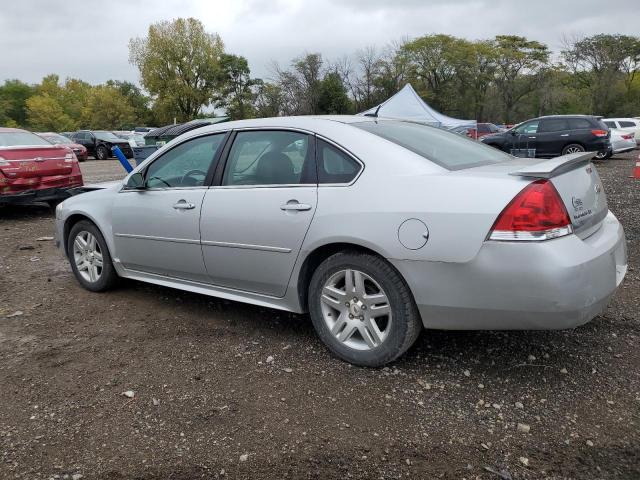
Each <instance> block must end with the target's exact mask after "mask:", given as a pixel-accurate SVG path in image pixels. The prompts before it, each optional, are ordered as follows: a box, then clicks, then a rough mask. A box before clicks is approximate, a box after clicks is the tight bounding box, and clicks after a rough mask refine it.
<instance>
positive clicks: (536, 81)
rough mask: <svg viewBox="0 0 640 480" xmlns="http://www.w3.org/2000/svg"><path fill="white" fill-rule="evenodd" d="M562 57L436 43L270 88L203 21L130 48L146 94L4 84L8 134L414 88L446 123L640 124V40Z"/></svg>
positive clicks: (329, 106)
mask: <svg viewBox="0 0 640 480" xmlns="http://www.w3.org/2000/svg"><path fill="white" fill-rule="evenodd" d="M563 44H564V46H563V48H562V50H561V51H559V52H552V51H551V50H550V49H549V47H548V46H547V45H545V44H543V43H540V42H538V41H535V40H530V39H527V38H525V37H521V36H516V35H498V36H496V37H494V38H492V39H484V40H477V41H471V40H466V39H463V38H457V37H454V36H451V35H444V34H433V35H425V36H422V37H419V38H415V39H409V40H404V41H400V42H395V43H393V44H390V45H387V46H385V47H382V48H380V47H376V46H371V47H367V48H364V49H362V50H359V51H357V52H354V53H352V54H346V55H344V56H343V57H341V58H335V59H328V58H325V57H323V55H322V54H321V53H308V52H307V53H304V54H301V55H300V56H299V57H297V58H294V59H293V60H291V62H290V63H289V64H287V65H285V66H282V65H279V64H277V63H273V64H272V65H271V66H270V72H271V74H270V78H268V79H260V78H254V77H252V75H251V70H250V68H249V64H248V62H247V60H246V58H244V57H242V56H238V55H234V54H231V53H228V52H227V51H226V50H225V46H224V43H223V41H222V39H221V38H220V36H219V35H217V34H215V33H209V32H207V31H206V30H205V28H204V25H203V24H202V23H201V22H200V21H198V20H197V19H193V18H187V19H181V18H180V19H176V20H173V21H164V22H159V23H155V24H152V25H151V26H150V27H149V30H148V34H147V36H145V37H142V38H134V39H131V41H130V43H129V53H130V55H129V61H130V62H131V64H133V65H135V66H136V67H137V68H138V70H139V72H140V84H141V86H142V88H143V89H144V90H143V89H141V88H140V87H138V86H137V85H135V84H133V83H131V82H126V81H119V80H109V81H107V82H106V83H104V84H101V85H90V84H88V83H87V82H84V81H82V80H80V79H74V78H67V79H65V80H64V81H61V80H60V78H59V77H58V76H57V75H55V74H52V75H48V76H46V77H45V78H43V79H42V82H41V83H39V84H37V85H29V84H26V83H24V82H21V81H20V80H7V81H5V83H4V85H0V125H5V126H21V127H27V128H31V129H33V130H37V131H43V130H52V131H67V130H74V129H77V128H92V129H124V128H130V127H132V126H134V125H164V124H168V123H172V122H173V121H174V119H176V120H177V121H179V122H182V121H188V120H192V119H194V118H201V117H206V116H211V115H212V113H211V110H212V108H213V109H216V110H218V111H219V110H224V111H225V112H226V114H227V115H228V116H230V117H231V118H232V119H242V118H253V117H268V116H279V115H307V114H348V113H357V112H360V111H363V110H366V109H368V108H370V107H372V106H375V105H377V104H378V103H380V102H382V101H384V100H386V99H387V98H389V97H390V96H391V95H393V94H394V93H396V92H397V91H398V90H399V89H400V88H402V87H403V86H404V85H405V84H406V83H411V84H412V85H413V87H414V88H415V89H416V91H417V92H418V93H419V94H420V96H421V97H422V98H423V99H424V100H425V101H426V102H427V103H429V104H430V105H431V106H432V107H433V108H435V109H436V110H439V111H441V112H443V113H445V114H447V115H450V116H453V117H458V118H465V119H477V120H478V121H493V122H496V123H514V122H518V121H522V120H525V119H527V118H531V117H534V116H539V115H545V114H562V113H586V114H595V115H603V116H614V115H615V116H638V115H640V37H636V36H628V35H611V34H598V35H593V36H589V37H583V38H573V39H565V40H564V42H563Z"/></svg>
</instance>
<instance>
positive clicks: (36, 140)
mask: <svg viewBox="0 0 640 480" xmlns="http://www.w3.org/2000/svg"><path fill="white" fill-rule="evenodd" d="M31 145H51V144H50V143H49V142H47V141H46V140H45V139H44V138H41V137H39V136H38V135H36V134H35V133H30V132H1V133H0V147H23V146H31Z"/></svg>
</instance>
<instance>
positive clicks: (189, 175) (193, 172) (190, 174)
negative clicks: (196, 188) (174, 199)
mask: <svg viewBox="0 0 640 480" xmlns="http://www.w3.org/2000/svg"><path fill="white" fill-rule="evenodd" d="M193 175H202V176H203V177H204V178H207V172H203V171H202V170H189V171H188V172H187V173H185V174H184V175H183V176H182V180H180V185H184V181H185V180H186V179H187V178H190V179H191V180H193V182H194V184H197V183H198V181H197V180H196V179H195V178H193ZM204 178H203V179H202V183H204Z"/></svg>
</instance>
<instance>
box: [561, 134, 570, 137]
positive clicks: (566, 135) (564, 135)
mask: <svg viewBox="0 0 640 480" xmlns="http://www.w3.org/2000/svg"><path fill="white" fill-rule="evenodd" d="M560 136H561V137H568V136H569V134H568V133H563V134H562V135H560Z"/></svg>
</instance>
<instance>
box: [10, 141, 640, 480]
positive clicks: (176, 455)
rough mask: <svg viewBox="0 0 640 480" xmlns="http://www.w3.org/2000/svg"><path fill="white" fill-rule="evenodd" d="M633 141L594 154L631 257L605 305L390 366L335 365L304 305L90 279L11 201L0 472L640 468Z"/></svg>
mask: <svg viewBox="0 0 640 480" xmlns="http://www.w3.org/2000/svg"><path fill="white" fill-rule="evenodd" d="M638 153H639V152H638V151H636V152H634V153H633V154H627V155H624V156H618V157H616V158H614V159H612V160H608V161H606V162H601V163H599V164H598V169H599V171H600V173H601V176H602V178H603V183H604V185H605V190H606V191H607V194H608V198H609V203H610V208H611V210H612V211H613V212H614V213H615V214H616V215H617V216H618V217H619V218H620V220H621V221H622V223H623V225H624V226H625V229H626V234H627V238H628V247H629V252H628V253H629V265H630V268H629V273H628V275H627V278H626V280H625V282H624V284H623V285H622V287H621V289H620V290H619V291H618V293H617V294H616V296H615V298H614V299H613V300H612V302H611V304H610V305H609V307H608V308H607V310H606V312H605V313H604V314H603V315H602V316H600V317H598V318H596V319H595V320H594V321H592V322H591V323H589V324H587V325H585V326H583V327H580V328H577V329H575V330H568V331H551V332H442V331H426V332H424V333H423V334H422V336H421V337H420V339H419V340H418V342H417V344H416V346H415V347H414V348H412V349H411V350H410V351H409V352H408V353H407V354H406V355H405V356H403V357H402V358H401V359H400V360H398V361H397V362H395V363H394V364H393V365H391V366H390V367H388V368H384V369H361V368H356V367H352V366H350V365H347V364H345V363H343V362H341V361H339V360H337V359H335V358H333V357H332V356H331V355H330V354H329V353H328V352H327V350H326V349H325V348H324V347H323V345H322V344H321V343H320V341H319V340H318V339H317V338H316V336H315V334H314V331H313V328H312V326H311V322H310V320H309V318H308V317H307V316H299V315H293V314H286V313H282V312H277V311H274V310H269V309H264V308H258V307H253V306H248V305H244V304H240V303H234V302H229V301H223V300H218V299H215V298H210V297H206V296H201V295H195V294H190V293H185V292H180V291H177V290H172V289H168V288H163V287H158V286H153V285H146V284H142V283H136V282H125V283H124V284H123V285H122V287H121V288H119V289H118V290H115V291H113V292H109V293H105V294H95V293H90V292H88V291H85V290H83V289H82V288H80V286H79V285H78V283H77V282H76V281H75V280H74V278H73V276H72V274H71V270H70V268H69V266H68V265H67V263H66V260H65V259H64V258H63V257H62V255H61V254H60V253H59V252H58V251H56V249H55V247H54V244H53V242H52V241H47V240H45V241H38V238H39V237H43V236H49V235H52V234H53V233H52V225H53V215H52V213H51V211H50V210H49V209H48V208H46V207H44V206H28V207H26V206H25V207H4V208H0V478H1V479H14V478H15V479H49V478H56V479H67V478H68V479H72V480H78V479H80V478H84V479H109V480H116V479H130V478H133V479H158V480H159V479H196V478H207V479H209V478H246V479H257V478H273V479H280V478H317V479H341V480H342V479H345V478H362V479H387V478H403V479H404V478H416V479H430V478H446V479H542V478H549V479H614V478H623V479H638V478H640V353H639V347H640V270H639V268H640V265H639V261H640V220H639V217H640V209H639V206H640V180H632V179H630V178H628V176H629V174H630V173H631V171H632V158H635V157H637V155H638ZM82 169H83V172H84V174H85V182H87V183H91V182H95V181H105V180H109V179H112V178H119V177H122V176H123V170H122V169H121V167H120V165H119V164H118V163H117V162H116V161H103V162H99V161H89V162H87V163H86V164H83V165H82ZM16 312H22V313H21V314H16ZM269 356H272V357H273V358H274V360H273V362H271V363H267V361H266V359H267V357H269ZM129 390H131V391H133V392H135V393H134V396H133V398H128V397H126V396H124V395H123V392H126V391H129ZM518 424H522V425H521V426H518Z"/></svg>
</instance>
